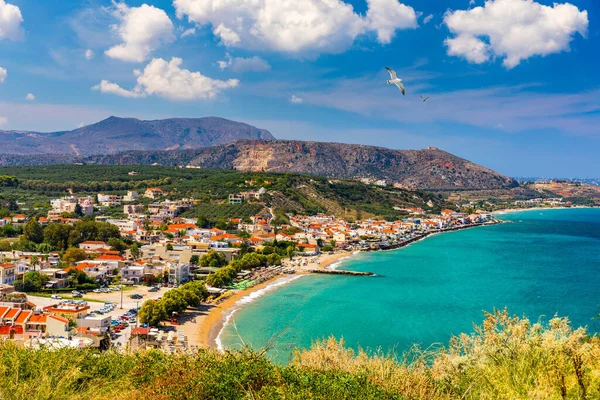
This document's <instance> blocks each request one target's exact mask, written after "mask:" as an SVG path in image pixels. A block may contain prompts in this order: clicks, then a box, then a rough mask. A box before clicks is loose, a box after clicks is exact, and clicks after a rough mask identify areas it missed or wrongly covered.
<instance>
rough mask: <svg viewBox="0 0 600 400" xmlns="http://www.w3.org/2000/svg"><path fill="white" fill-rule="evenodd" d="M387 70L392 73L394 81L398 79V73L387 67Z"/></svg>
mask: <svg viewBox="0 0 600 400" xmlns="http://www.w3.org/2000/svg"><path fill="white" fill-rule="evenodd" d="M385 69H387V72H389V73H390V76H391V77H392V79H396V78H397V76H396V71H394V70H393V69H389V68H388V67H385Z"/></svg>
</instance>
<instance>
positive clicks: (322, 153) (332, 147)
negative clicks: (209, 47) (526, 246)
mask: <svg viewBox="0 0 600 400" xmlns="http://www.w3.org/2000/svg"><path fill="white" fill-rule="evenodd" d="M0 146H2V149H3V150H4V152H5V153H4V154H0V165H46V164H64V163H73V162H79V163H90V164H118V165H140V164H143V165H151V164H158V165H171V166H195V167H201V168H217V169H236V170H240V171H270V172H292V173H305V174H313V175H320V176H326V177H330V178H339V179H361V180H365V181H369V182H372V183H375V182H377V183H379V184H382V183H383V182H382V181H385V183H386V184H396V185H397V186H401V187H405V188H408V189H429V190H480V189H505V188H512V187H515V186H518V183H517V182H516V181H515V180H513V179H511V178H508V177H506V176H503V175H501V174H499V173H497V172H494V171H492V170H490V169H488V168H485V167H482V166H480V165H477V164H474V163H472V162H470V161H467V160H465V159H462V158H460V157H457V156H455V155H453V154H450V153H447V152H445V151H442V150H439V149H436V148H431V147H430V148H428V149H424V150H392V149H387V148H383V147H375V146H364V145H357V144H343V143H325V142H308V141H296V140H276V139H275V138H274V137H273V135H271V133H269V132H268V131H266V130H264V129H259V128H255V127H253V126H250V125H247V124H243V123H239V122H234V121H229V120H226V119H222V118H216V117H207V118H195V119H179V118H178V119H167V120H157V121H141V120H138V119H133V118H116V117H110V118H108V119H106V120H104V121H101V122H99V123H97V124H93V125H89V126H86V127H82V128H79V129H76V130H73V131H68V132H54V133H35V132H21V131H0Z"/></svg>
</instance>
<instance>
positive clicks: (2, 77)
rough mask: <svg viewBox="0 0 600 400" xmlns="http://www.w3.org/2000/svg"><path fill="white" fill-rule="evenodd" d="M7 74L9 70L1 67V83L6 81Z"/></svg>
mask: <svg viewBox="0 0 600 400" xmlns="http://www.w3.org/2000/svg"><path fill="white" fill-rule="evenodd" d="M7 76H8V72H6V69H4V68H2V67H0V83H2V82H4V81H5V80H6V77H7Z"/></svg>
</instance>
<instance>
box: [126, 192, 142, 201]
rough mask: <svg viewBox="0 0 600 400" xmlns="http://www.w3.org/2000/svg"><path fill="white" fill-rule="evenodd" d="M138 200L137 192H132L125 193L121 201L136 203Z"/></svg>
mask: <svg viewBox="0 0 600 400" xmlns="http://www.w3.org/2000/svg"><path fill="white" fill-rule="evenodd" d="M138 198H139V195H138V192H134V191H132V190H129V191H127V194H126V195H125V196H123V201H128V202H129V201H136V200H137V199H138Z"/></svg>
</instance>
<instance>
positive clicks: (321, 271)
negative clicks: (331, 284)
mask: <svg viewBox="0 0 600 400" xmlns="http://www.w3.org/2000/svg"><path fill="white" fill-rule="evenodd" d="M308 272H310V273H311V274H326V275H353V276H374V275H375V274H374V273H372V272H360V271H344V270H342V269H311V270H309V271H308Z"/></svg>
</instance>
